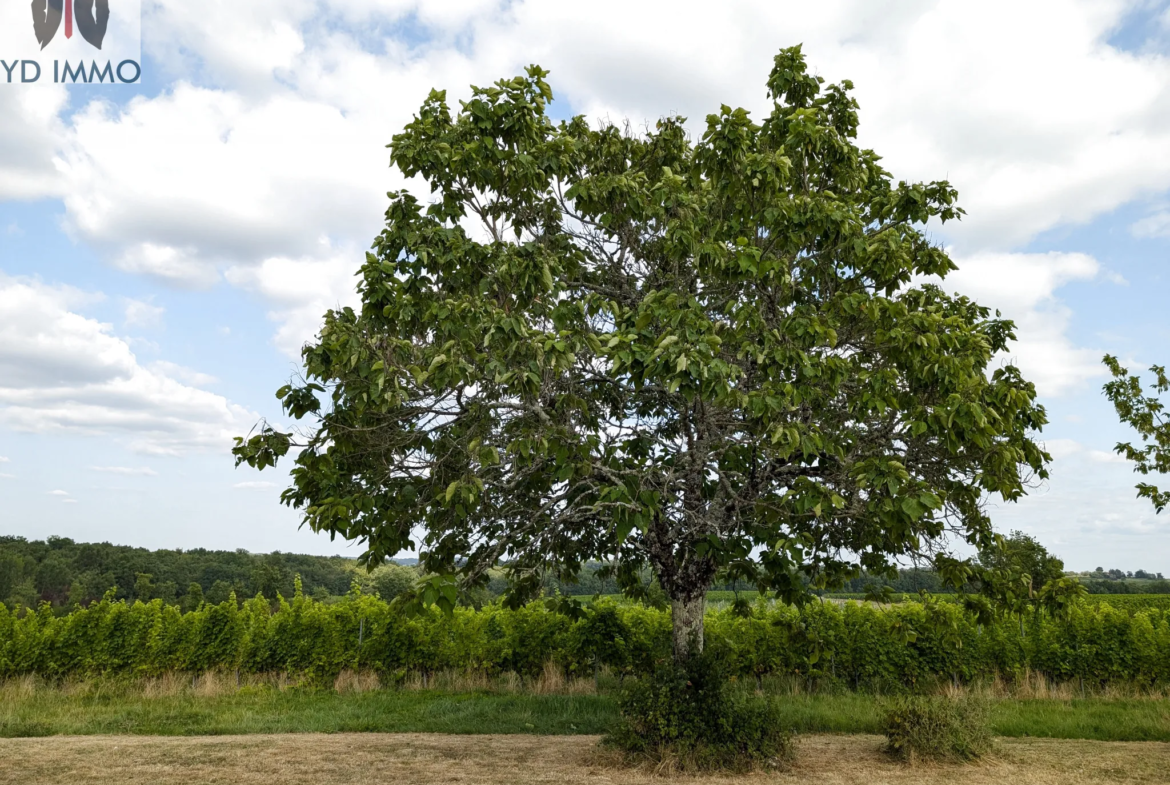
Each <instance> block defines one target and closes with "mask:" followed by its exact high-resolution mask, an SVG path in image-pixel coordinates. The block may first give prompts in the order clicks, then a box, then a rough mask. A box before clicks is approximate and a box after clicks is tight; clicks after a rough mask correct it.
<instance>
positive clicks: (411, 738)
mask: <svg viewBox="0 0 1170 785" xmlns="http://www.w3.org/2000/svg"><path fill="white" fill-rule="evenodd" d="M596 743H597V739H596V738H595V737H589V736H445V735H436V734H375V733H367V734H331V735H323V734H286V735H275V736H199V737H157V736H153V737H152V736H54V737H49V738H40V739H0V783H4V784H5V785H7V783H13V784H14V785H15V784H16V783H20V785H47V784H48V783H53V784H54V785H56V784H57V783H67V784H68V785H91V784H92V783H118V785H139V784H140V783H141V785H147V784H148V783H149V785H171V784H172V783H173V784H174V785H180V784H181V785H196V784H199V785H203V784H204V783H224V784H225V785H226V784H227V783H232V784H233V785H259V784H260V783H265V784H267V783H273V784H276V783H279V784H280V785H286V784H287V785H299V784H300V783H304V785H334V784H335V783H336V785H342V783H344V784H345V785H371V784H372V783H393V785H408V784H410V785H413V784H414V783H420V785H421V784H424V783H425V784H428V785H429V784H430V783H444V784H445V783H460V784H461V785H473V784H477V783H485V784H488V783H499V784H500V785H505V784H507V785H513V784H515V785H530V784H532V783H552V784H553V785H576V783H663V782H666V781H669V780H674V779H676V778H663V777H655V776H653V774H652V773H650V772H642V771H629V770H623V769H615V768H612V767H610V766H608V765H606V764H605V763H604V762H603V759H602V758H600V757H599V755H598V753H597V751H596ZM880 744H881V739H879V738H878V737H876V736H806V737H803V738H801V740H800V744H799V760H798V762H797V763H796V765H795V766H794V767H793V768H792V769H791V770H789V771H786V772H769V773H759V774H753V775H750V776H748V777H686V778H685V781H687V782H690V783H693V784H694V785H706V784H707V783H712V784H713V783H725V782H726V783H730V782H740V783H742V782H744V781H750V782H760V783H763V782H768V783H773V782H774V783H801V784H802V785H811V784H813V783H824V784H825V785H851V784H853V783H856V784H857V785H887V783H889V784H891V785H893V784H894V783H898V784H899V785H927V784H928V783H930V784H933V783H947V785H952V784H953V785H992V783H996V784H997V785H998V783H1005V782H1008V783H1012V785H1080V784H1081V783H1085V784H1086V785H1087V783H1166V782H1167V781H1168V780H1170V744H1164V743H1157V742H1142V743H1137V742H1134V743H1129V742H1099V741H1058V740H1051V739H1005V740H1002V741H1001V742H999V748H998V753H997V756H996V759H995V760H993V761H990V762H986V763H981V764H977V765H970V766H915V767H907V766H904V765H901V764H898V763H894V762H892V761H890V760H889V759H888V758H886V757H885V756H884V755H882V754H881V752H880V751H879V747H880Z"/></svg>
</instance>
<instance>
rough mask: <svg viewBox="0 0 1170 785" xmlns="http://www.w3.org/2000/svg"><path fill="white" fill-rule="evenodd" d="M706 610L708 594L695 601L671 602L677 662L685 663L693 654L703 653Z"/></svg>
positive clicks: (703, 594) (675, 659) (694, 599)
mask: <svg viewBox="0 0 1170 785" xmlns="http://www.w3.org/2000/svg"><path fill="white" fill-rule="evenodd" d="M706 609H707V594H706V592H704V593H702V594H700V595H699V596H698V597H695V598H693V599H682V600H671V602H670V618H671V626H672V629H673V638H674V661H675V662H685V661H686V660H687V659H689V658H690V656H691V655H692V654H702V653H703V612H704V611H706Z"/></svg>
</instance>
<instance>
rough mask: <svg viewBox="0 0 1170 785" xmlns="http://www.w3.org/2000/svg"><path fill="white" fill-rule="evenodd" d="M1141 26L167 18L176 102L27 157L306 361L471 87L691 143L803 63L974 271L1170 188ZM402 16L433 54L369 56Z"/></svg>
mask: <svg viewBox="0 0 1170 785" xmlns="http://www.w3.org/2000/svg"><path fill="white" fill-rule="evenodd" d="M1128 8H1129V6H1127V4H1126V3H1123V2H1117V1H1115V0H1114V1H1107V2H1099V1H1096V0H1094V1H1092V2H1090V1H1089V0H1084V1H1083V2H1073V1H1072V0H1060V2H1057V0H1046V1H1044V2H1036V3H1029V4H1024V5H1021V4H1018V3H1009V2H1006V0H1001V1H999V2H988V3H984V4H980V5H979V6H977V7H976V6H971V5H970V4H963V3H954V2H945V1H943V0H939V1H938V2H929V1H927V0H923V1H921V2H916V3H907V4H903V5H898V6H896V7H894V8H891V7H889V6H885V5H882V6H879V5H875V4H872V3H867V2H862V1H861V0H843V1H842V2H836V3H796V2H789V3H783V2H763V0H760V1H759V2H752V1H749V0H740V1H738V2H728V3H725V4H722V5H720V6H719V8H718V11H717V12H716V11H713V10H712V8H711V7H710V6H708V5H706V4H704V5H702V6H699V5H697V4H696V5H694V6H691V7H689V8H688V7H687V6H686V5H685V4H679V5H675V6H672V11H671V13H667V14H664V13H662V8H661V7H660V6H655V5H653V4H639V3H628V2H617V0H598V2H597V3H595V4H593V5H591V6H590V7H589V8H588V9H585V8H583V7H581V6H574V5H571V4H565V3H553V2H535V1H529V2H523V1H521V2H513V3H508V4H503V3H498V2H487V1H485V2H476V1H472V2H463V3H457V4H456V3H444V4H441V6H438V5H435V4H422V3H417V2H410V1H408V0H399V1H397V2H372V0H321V1H320V2H318V1H317V0H292V1H291V2H277V0H260V2H257V3H253V4H249V5H248V7H247V8H246V9H241V7H240V6H239V5H238V4H236V5H232V4H228V3H222V2H212V3H203V4H199V5H198V9H197V10H196V7H195V6H191V4H189V3H181V2H178V0H161V1H160V2H159V3H157V4H155V5H153V6H152V7H151V11H150V13H151V14H152V20H151V23H152V26H153V28H152V29H154V30H155V34H154V35H152V36H151V37H150V38H149V40H148V43H147V46H148V49H149V50H150V54H151V55H152V56H153V57H155V58H157V59H158V61H159V62H160V63H161V64H162V66H163V67H164V68H165V69H168V70H169V71H170V72H171V73H173V74H176V75H178V76H179V77H180V81H177V82H176V83H174V85H173V86H172V87H171V88H169V89H168V90H166V91H164V92H163V93H162V94H160V95H158V96H156V97H153V98H145V97H138V98H135V99H133V100H132V101H130V102H129V103H128V104H127V105H125V106H123V107H121V108H118V107H115V106H114V105H112V104H108V103H103V102H92V103H90V104H89V105H88V106H86V107H85V108H83V109H82V110H81V111H79V112H78V113H77V114H76V115H74V116H73V118H72V119H71V121H70V123H69V124H68V127H67V128H64V129H63V130H62V129H60V128H59V129H57V130H55V131H52V130H50V131H46V132H40V133H37V134H34V135H33V138H35V139H51V140H53V144H54V145H55V147H56V149H57V150H58V155H57V158H56V167H57V170H58V172H57V175H56V176H57V177H59V180H60V186H59V187H60V188H61V189H62V192H63V193H64V194H65V206H66V220H67V224H68V225H69V226H70V227H71V229H72V231H73V232H75V233H76V235H77V236H78V237H79V238H80V239H82V240H84V241H86V242H88V243H90V244H92V245H93V246H94V247H96V248H98V249H99V250H100V251H101V252H102V253H104V254H105V255H106V256H107V257H108V258H109V259H110V260H111V261H112V262H113V263H114V264H115V265H117V266H118V267H120V268H121V269H124V270H127V271H131V272H136V273H142V274H146V275H150V276H154V277H158V278H161V279H164V280H166V281H169V282H171V283H173V284H175V285H179V286H186V287H206V286H209V285H211V284H213V283H214V282H215V281H217V280H218V279H219V276H220V275H221V273H223V272H225V271H226V272H228V273H229V278H228V279H229V281H231V282H233V283H235V284H237V285H241V286H245V287H247V288H249V289H251V290H253V291H258V292H260V293H262V294H264V295H265V296H266V297H269V299H270V301H271V302H272V304H273V306H274V308H273V310H272V311H271V316H272V317H273V318H274V319H276V320H277V321H278V322H279V323H280V326H279V327H278V334H277V336H276V342H277V345H278V346H280V347H281V348H282V349H283V350H284V351H286V352H290V353H295V348H296V347H297V346H298V345H299V342H300V341H301V340H303V339H304V337H306V336H307V335H311V334H312V331H313V330H315V328H316V326H317V322H318V320H319V317H320V310H322V309H321V304H322V303H325V304H327V305H331V304H334V303H335V302H336V301H338V300H340V299H342V298H344V297H345V296H346V293H347V292H350V291H352V281H348V282H344V283H345V285H344V287H340V288H336V287H335V286H334V283H335V282H340V281H342V279H343V278H344V276H342V275H341V274H340V271H341V270H343V269H345V270H348V269H352V268H354V267H356V266H357V264H359V263H360V260H361V253H360V252H358V251H357V249H361V248H364V247H366V245H367V244H368V242H369V240H370V238H371V237H372V236H373V235H374V233H376V231H377V230H378V227H379V224H380V220H381V213H382V210H383V209H384V206H385V205H384V202H385V197H384V193H385V191H386V190H388V189H389V188H392V187H399V186H402V185H404V183H403V182H402V181H401V178H400V177H398V176H397V175H396V174H394V173H393V172H391V171H390V170H389V169H388V166H387V158H386V151H385V149H384V144H385V143H386V142H387V141H389V138H390V136H391V135H392V134H393V133H395V132H396V131H397V130H399V129H400V128H401V127H402V125H403V124H404V123H405V122H406V121H407V120H408V119H409V117H410V115H411V114H412V113H413V112H414V111H415V110H416V108H417V107H418V105H419V103H420V102H421V101H422V99H423V98H424V97H425V95H426V93H427V91H428V90H429V89H430V88H431V87H440V88H446V89H448V90H450V95H449V100H450V102H451V103H452V104H453V105H454V104H455V103H456V100H457V99H458V98H459V97H462V96H465V95H466V93H467V90H468V87H467V86H468V84H469V83H472V82H473V83H476V84H486V83H488V82H490V81H492V80H493V79H495V78H499V77H502V76H508V75H512V74H514V73H518V72H519V71H520V70H521V69H522V67H523V66H524V65H527V64H528V63H530V62H539V63H541V64H543V65H544V66H545V67H548V68H551V69H552V76H551V81H552V83H553V86H554V89H555V90H556V91H557V93H558V96H559V98H560V99H562V100H567V101H568V102H569V103H570V104H571V105H572V107H573V108H574V110H577V111H583V112H586V113H587V114H589V115H590V116H592V117H594V118H598V117H610V118H613V119H616V120H620V119H621V118H623V117H630V118H631V119H632V120H633V121H634V122H635V123H636V124H640V123H641V122H642V121H644V120H648V121H652V120H653V119H655V118H657V117H659V116H661V115H663V114H667V113H672V112H678V113H681V114H684V115H686V116H687V117H689V118H690V127H691V129H692V130H693V131H696V132H697V131H698V130H700V129H701V128H702V123H703V118H704V117H705V116H706V114H707V113H708V112H710V111H714V110H716V109H717V108H718V106H719V104H720V103H724V102H726V103H731V104H739V105H744V106H746V107H748V108H749V109H752V110H753V111H754V112H755V114H756V116H757V117H758V116H759V115H760V114H761V113H762V112H763V111H765V110H766V106H767V101H766V98H765V88H764V79H765V77H766V74H767V71H768V69H769V67H770V65H771V60H772V57H773V56H774V55H775V53H776V51H777V50H778V48H779V47H781V46H785V45H790V44H793V43H796V42H804V45H805V52H806V54H807V56H808V58H809V62H810V65H811V66H812V68H813V69H814V71H816V72H818V73H820V74H822V75H823V76H825V77H826V78H828V79H829V80H839V79H842V78H851V79H853V80H854V82H855V83H856V86H857V88H856V90H857V95H858V98H859V100H860V102H861V105H862V110H861V117H862V129H861V133H862V141H863V143H865V144H867V145H872V146H873V147H874V148H875V149H877V150H878V151H879V152H880V153H881V154H882V155H883V156H885V163H886V165H887V166H888V167H889V168H890V169H891V170H892V171H893V173H894V175H895V176H896V177H905V178H908V179H934V178H940V177H948V178H949V179H951V180H952V182H953V183H954V184H955V185H956V186H957V187H958V188H959V191H960V201H961V203H962V204H963V205H964V206H965V207H966V208H967V210H968V212H969V215H968V216H967V218H966V219H965V220H964V221H962V222H961V223H959V224H952V225H949V226H948V227H946V229H945V236H947V237H949V238H950V239H951V240H952V241H954V242H956V243H957V244H958V247H959V248H960V249H961V250H962V251H963V252H964V253H967V254H974V253H976V252H979V251H981V250H984V251H986V250H990V249H998V250H1003V249H1009V248H1011V247H1013V246H1017V245H1018V244H1020V243H1021V242H1023V241H1025V240H1027V239H1028V238H1030V237H1033V236H1035V235H1036V234H1037V233H1038V232H1041V231H1043V230H1045V229H1048V228H1051V227H1053V226H1055V225H1058V224H1062V223H1070V222H1078V221H1085V220H1088V219H1090V218H1091V217H1093V216H1094V215H1098V214H1100V213H1102V212H1105V211H1108V210H1111V209H1113V208H1115V207H1117V206H1118V205H1120V204H1122V203H1124V202H1126V201H1127V200H1131V199H1134V198H1136V197H1138V196H1140V195H1142V194H1146V193H1150V192H1152V191H1156V190H1158V189H1165V188H1170V60H1168V59H1167V58H1166V57H1165V56H1162V55H1159V54H1157V53H1153V52H1148V53H1142V54H1133V53H1127V52H1121V51H1118V50H1115V49H1113V48H1111V47H1109V46H1108V45H1106V43H1105V41H1106V39H1107V37H1108V36H1109V35H1110V34H1111V33H1112V31H1113V30H1114V29H1116V28H1117V26H1118V25H1119V23H1120V22H1121V21H1122V19H1123V17H1124V15H1125V13H1127V10H1128ZM408 16H410V17H411V19H412V22H411V24H412V25H415V27H416V28H418V29H422V30H424V31H425V33H426V35H427V36H428V37H427V38H425V39H424V40H420V41H412V40H404V39H394V38H388V37H384V36H382V35H381V34H380V33H379V32H377V31H380V30H391V29H395V26H396V25H399V23H401V22H402V21H403V20H404V19H406V18H407V17H408ZM1005 19H1010V20H1011V23H1010V24H1005V23H1004V20H1005ZM398 29H401V26H400V25H399V28H398ZM371 31H374V32H371ZM648 31H654V33H653V34H652V35H651V34H649V33H648ZM713 41H719V42H728V43H731V42H734V45H719V46H712V42H713ZM151 47H153V48H151ZM696 51H702V52H703V53H704V55H703V57H701V58H696V57H695V56H694V54H693V53H694V52H696ZM192 80H195V81H199V80H203V81H206V82H208V83H212V84H215V85H217V87H215V88H209V87H203V86H198V84H196V83H194V82H193V81H192ZM1085 96H1092V100H1086V99H1085ZM49 117H50V119H52V118H54V117H56V115H53V114H51V113H50V114H49ZM42 157H43V156H42ZM0 171H2V169H0ZM414 185H415V186H417V184H414ZM279 268H285V269H287V270H291V271H293V272H294V273H295V274H294V275H293V276H292V277H289V278H284V277H277V278H273V277H272V276H273V275H274V274H275V271H276V270H277V269H279ZM323 275H324V276H327V277H328V278H329V284H328V287H329V288H328V289H327V290H326V292H324V293H322V291H321V290H320V289H319V288H317V287H318V286H319V285H320V282H321V278H322V276H323ZM341 289H344V291H341ZM1005 294H1007V295H1010V294H1011V293H1010V292H1005ZM1058 386H1059V385H1058Z"/></svg>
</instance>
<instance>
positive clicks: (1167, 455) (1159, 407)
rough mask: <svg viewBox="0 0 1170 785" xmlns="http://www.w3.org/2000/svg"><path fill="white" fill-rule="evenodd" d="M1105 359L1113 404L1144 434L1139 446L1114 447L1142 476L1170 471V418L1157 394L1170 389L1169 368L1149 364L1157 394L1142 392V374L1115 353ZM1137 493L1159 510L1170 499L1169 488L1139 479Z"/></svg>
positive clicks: (1124, 419) (1122, 444) (1107, 393)
mask: <svg viewBox="0 0 1170 785" xmlns="http://www.w3.org/2000/svg"><path fill="white" fill-rule="evenodd" d="M1103 362H1104V363H1105V367H1107V368H1108V369H1109V372H1110V373H1111V374H1112V375H1113V379H1112V380H1111V381H1108V382H1106V383H1105V387H1104V391H1105V397H1106V398H1108V399H1109V401H1110V402H1111V403H1112V404H1113V408H1114V409H1115V410H1116V411H1117V416H1118V417H1119V418H1120V419H1121V422H1122V424H1124V425H1128V426H1130V427H1131V428H1133V429H1134V430H1135V431H1136V432H1137V434H1138V436H1140V437H1141V445H1140V446H1138V447H1135V446H1134V445H1133V443H1132V442H1119V443H1118V444H1117V446H1116V447H1115V448H1114V451H1115V452H1116V453H1117V454H1118V455H1122V456H1125V458H1126V460H1129V461H1133V470H1134V471H1135V472H1137V473H1138V474H1141V475H1143V476H1149V475H1150V474H1167V473H1170V419H1167V417H1166V407H1165V405H1163V403H1162V401H1161V400H1160V399H1159V398H1158V396H1159V395H1161V394H1163V393H1165V392H1166V391H1167V390H1170V378H1167V376H1166V369H1165V368H1164V367H1162V366H1160V365H1154V366H1151V367H1150V373H1152V374H1153V375H1154V381H1153V382H1152V383H1151V384H1150V390H1151V391H1152V392H1153V393H1154V394H1153V395H1143V394H1142V382H1141V377H1140V376H1138V375H1137V374H1131V373H1130V372H1129V371H1128V370H1127V369H1126V368H1125V367H1124V366H1123V365H1122V364H1121V361H1120V360H1118V359H1117V358H1116V357H1114V356H1112V355H1109V354H1107V355H1105V358H1104V360H1103ZM1137 495H1138V498H1142V499H1149V500H1150V502H1151V503H1152V504H1153V505H1154V510H1155V511H1157V512H1162V510H1164V509H1166V505H1167V503H1170V491H1163V490H1161V489H1159V488H1158V486H1157V485H1154V484H1153V483H1150V482H1139V483H1138V484H1137Z"/></svg>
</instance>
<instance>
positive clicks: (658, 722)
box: [605, 654, 793, 770]
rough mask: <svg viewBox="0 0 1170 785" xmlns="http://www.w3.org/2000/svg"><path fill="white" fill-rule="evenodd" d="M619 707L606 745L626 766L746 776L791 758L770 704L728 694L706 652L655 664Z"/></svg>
mask: <svg viewBox="0 0 1170 785" xmlns="http://www.w3.org/2000/svg"><path fill="white" fill-rule="evenodd" d="M619 705H620V708H621V716H622V718H621V722H620V724H619V725H618V727H617V728H616V729H615V730H614V731H612V732H611V733H610V734H609V735H608V736H607V737H606V740H605V741H606V744H607V745H608V746H610V747H613V748H616V749H618V750H620V751H622V752H623V753H625V754H626V756H627V760H629V761H630V762H634V763H637V762H641V761H649V762H651V763H654V764H657V765H659V766H668V767H676V768H679V769H683V770H709V769H734V770H748V769H753V768H757V767H772V766H777V765H782V764H783V763H785V762H787V761H788V760H790V759H791V758H792V753H793V744H792V734H791V732H790V731H788V730H787V729H786V728H785V727H784V726H783V725H782V724H781V719H780V715H779V712H778V711H777V707H776V704H775V702H774V701H772V700H769V699H765V698H760V697H755V696H750V695H747V694H744V693H742V692H735V691H732V690H730V689H729V685H728V679H727V674H726V672H725V671H724V669H723V668H722V667H721V666H719V665H718V663H717V661H716V660H715V658H714V657H713V656H712V655H710V654H704V655H697V656H693V657H691V658H690V659H689V660H688V661H687V662H686V663H684V664H682V665H675V664H674V663H673V662H671V663H666V664H662V665H660V666H659V667H658V668H656V669H655V670H654V671H653V673H651V674H650V675H648V676H645V677H643V678H641V679H637V680H635V681H633V682H632V683H631V684H629V685H628V686H627V687H626V689H625V690H624V691H623V693H622V696H621V700H620V704H619Z"/></svg>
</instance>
